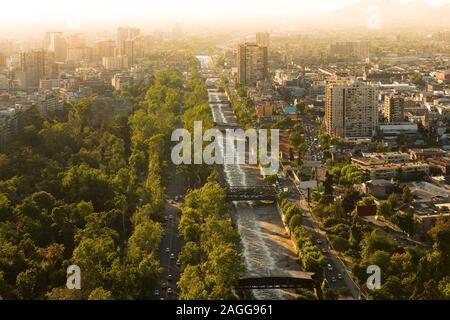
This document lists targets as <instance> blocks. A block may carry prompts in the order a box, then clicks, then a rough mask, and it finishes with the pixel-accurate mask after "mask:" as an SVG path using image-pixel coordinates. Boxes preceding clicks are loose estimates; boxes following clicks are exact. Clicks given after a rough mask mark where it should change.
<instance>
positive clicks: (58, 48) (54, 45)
mask: <svg viewBox="0 0 450 320" xmlns="http://www.w3.org/2000/svg"><path fill="white" fill-rule="evenodd" d="M44 50H47V51H49V52H53V53H54V54H55V61H57V62H64V61H66V58H67V41H66V39H65V38H64V36H63V33H62V32H59V31H51V32H46V33H45V38H44Z"/></svg>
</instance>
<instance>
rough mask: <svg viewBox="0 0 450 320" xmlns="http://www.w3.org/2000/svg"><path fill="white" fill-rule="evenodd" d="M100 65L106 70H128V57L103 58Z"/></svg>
mask: <svg viewBox="0 0 450 320" xmlns="http://www.w3.org/2000/svg"><path fill="white" fill-rule="evenodd" d="M102 65H103V67H104V68H105V69H107V70H123V69H128V57H127V56H116V57H103V58H102Z"/></svg>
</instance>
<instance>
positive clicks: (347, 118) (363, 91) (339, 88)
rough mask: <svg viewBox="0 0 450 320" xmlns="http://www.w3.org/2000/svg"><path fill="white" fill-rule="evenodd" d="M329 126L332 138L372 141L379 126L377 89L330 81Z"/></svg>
mask: <svg viewBox="0 0 450 320" xmlns="http://www.w3.org/2000/svg"><path fill="white" fill-rule="evenodd" d="M325 95H326V102H325V118H324V121H325V127H326V131H327V133H328V134H329V135H330V136H332V137H339V138H368V137H371V136H372V135H373V133H374V132H375V130H376V127H377V125H378V108H377V97H376V89H375V87H373V86H370V85H367V84H365V83H363V82H358V81H356V82H355V81H350V80H330V81H328V82H327V85H326V89H325Z"/></svg>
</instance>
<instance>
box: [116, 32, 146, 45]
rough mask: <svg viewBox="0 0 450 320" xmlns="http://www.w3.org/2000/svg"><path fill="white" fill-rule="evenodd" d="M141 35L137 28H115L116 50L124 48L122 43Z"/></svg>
mask: <svg viewBox="0 0 450 320" xmlns="http://www.w3.org/2000/svg"><path fill="white" fill-rule="evenodd" d="M140 33H141V29H139V28H130V27H119V28H117V38H116V46H117V48H123V47H124V41H126V40H133V39H134V38H136V37H137V36H138V35H139V34H140Z"/></svg>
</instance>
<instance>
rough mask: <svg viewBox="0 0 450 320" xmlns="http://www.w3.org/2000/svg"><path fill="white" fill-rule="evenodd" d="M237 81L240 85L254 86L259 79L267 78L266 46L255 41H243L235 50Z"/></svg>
mask: <svg viewBox="0 0 450 320" xmlns="http://www.w3.org/2000/svg"><path fill="white" fill-rule="evenodd" d="M237 66H238V81H239V83H240V84H242V85H246V86H254V85H256V83H257V82H258V81H260V80H265V79H267V76H268V57H267V47H261V46H259V45H257V44H256V43H250V42H248V43H244V44H240V45H239V46H238V52H237Z"/></svg>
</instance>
